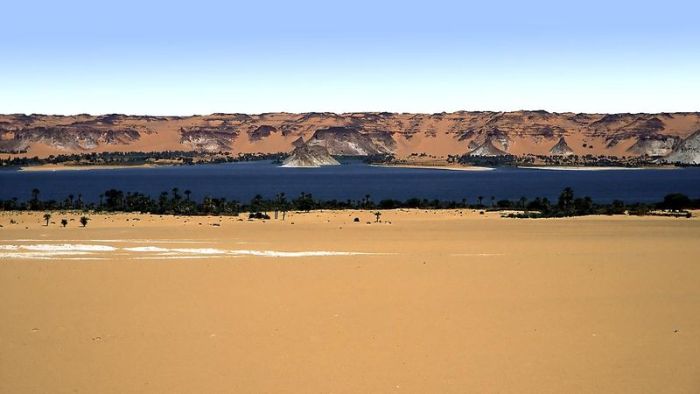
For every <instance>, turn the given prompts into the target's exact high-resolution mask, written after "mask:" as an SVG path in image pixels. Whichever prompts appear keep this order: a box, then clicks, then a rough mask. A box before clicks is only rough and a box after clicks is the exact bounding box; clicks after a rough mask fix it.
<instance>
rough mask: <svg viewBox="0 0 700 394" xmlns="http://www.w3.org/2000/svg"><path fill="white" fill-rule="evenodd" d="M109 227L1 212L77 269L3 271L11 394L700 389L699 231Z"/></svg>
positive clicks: (225, 223) (385, 219)
mask: <svg viewBox="0 0 700 394" xmlns="http://www.w3.org/2000/svg"><path fill="white" fill-rule="evenodd" d="M63 217H66V218H68V219H77V218H78V217H79V215H78V214H71V213H65V214H61V213H58V212H56V213H54V218H55V219H54V220H59V219H60V218H63ZM355 217H358V218H359V219H360V222H359V223H355V222H354V221H353V219H354V218H355ZM91 218H92V220H91V221H90V223H89V224H88V226H87V227H86V228H81V227H79V225H78V224H77V220H74V221H71V222H69V225H68V227H67V228H61V227H60V225H57V224H50V225H49V226H48V227H46V226H44V225H43V224H44V220H43V218H42V214H41V213H34V214H27V213H22V214H19V213H0V224H1V225H2V226H3V227H2V228H0V245H3V246H2V248H0V253H19V254H27V253H51V252H56V253H68V254H55V255H52V256H50V260H44V259H39V258H7V257H6V256H5V257H3V258H2V259H0V314H1V315H2V317H3V319H2V323H0V391H1V392H8V393H44V392H99V393H124V392H169V393H177V392H181V393H191V392H222V393H223V392H239V393H240V392H243V393H246V392H250V393H253V392H256V393H257V392H300V391H301V392H336V393H357V392H410V393H425V392H440V393H451V392H453V393H464V392H502V393H600V392H614V393H692V392H698V390H699V389H700V380H699V379H698V377H699V376H700V362H699V361H698V360H700V314H698V313H697V311H698V310H700V286H698V283H700V265H698V264H697V256H698V255H700V243H699V242H697V241H698V239H700V219H698V218H691V219H673V218H661V217H643V218H638V217H622V216H617V217H582V218H573V219H545V220H515V219H503V218H500V217H499V216H498V215H494V214H490V213H487V214H485V215H479V214H478V212H472V211H467V210H465V211H419V210H395V211H384V212H383V214H382V216H381V218H382V222H380V223H374V216H373V215H372V213H371V212H354V211H337V212H311V213H306V214H302V213H290V214H289V215H288V216H287V220H286V221H284V222H282V221H274V220H271V221H266V222H262V221H248V220H243V221H239V220H238V218H230V217H223V218H222V217H167V216H164V217H159V216H155V215H143V216H137V215H122V214H119V215H92V216H91ZM135 218H138V219H140V220H138V221H136V220H134V219H135ZM10 219H13V220H15V221H17V224H10ZM367 222H370V223H371V224H367ZM214 224H216V226H215V225H214ZM242 245H244V246H242ZM205 251H208V252H211V253H206V252H205ZM190 252H191V253H190ZM220 252H223V253H220ZM326 252H334V253H329V254H324V253H326ZM351 252H355V253H358V252H361V253H360V254H352V255H351V254H349V253H351ZM168 253H173V254H172V255H162V254H168ZM312 253H317V254H312ZM344 253H345V254H344ZM292 256H293V257H292Z"/></svg>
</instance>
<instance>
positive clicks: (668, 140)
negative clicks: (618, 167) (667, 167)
mask: <svg viewBox="0 0 700 394" xmlns="http://www.w3.org/2000/svg"><path fill="white" fill-rule="evenodd" d="M677 143H678V139H677V138H676V137H673V136H666V135H658V134H654V135H650V136H645V137H640V138H639V139H637V142H635V143H634V145H632V146H630V147H629V148H628V149H627V152H629V153H631V154H632V155H635V156H649V157H662V156H667V155H669V154H671V153H672V152H673V148H674V147H675V146H676V144H677Z"/></svg>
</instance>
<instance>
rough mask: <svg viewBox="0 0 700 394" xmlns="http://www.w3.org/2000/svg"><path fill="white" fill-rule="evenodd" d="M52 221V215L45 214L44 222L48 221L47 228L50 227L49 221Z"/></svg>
mask: <svg viewBox="0 0 700 394" xmlns="http://www.w3.org/2000/svg"><path fill="white" fill-rule="evenodd" d="M50 219H51V214H50V213H48V212H47V213H45V214H44V220H46V226H47V227H48V225H49V220H50Z"/></svg>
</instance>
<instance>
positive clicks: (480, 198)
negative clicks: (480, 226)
mask: <svg viewBox="0 0 700 394" xmlns="http://www.w3.org/2000/svg"><path fill="white" fill-rule="evenodd" d="M476 199H477V200H479V206H481V205H483V204H482V203H481V201H482V200H483V199H484V196H479V197H477V198H476Z"/></svg>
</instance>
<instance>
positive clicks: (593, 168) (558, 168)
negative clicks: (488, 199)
mask: <svg viewBox="0 0 700 394" xmlns="http://www.w3.org/2000/svg"><path fill="white" fill-rule="evenodd" d="M518 168H526V169H530V170H548V171H632V170H672V169H675V168H678V167H672V166H659V167H603V166H589V167H582V166H569V167H567V166H518Z"/></svg>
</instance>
